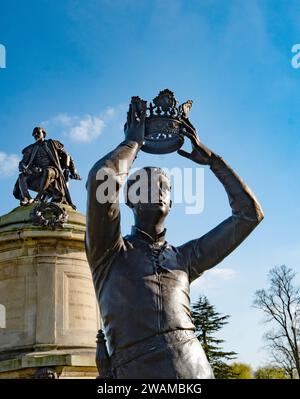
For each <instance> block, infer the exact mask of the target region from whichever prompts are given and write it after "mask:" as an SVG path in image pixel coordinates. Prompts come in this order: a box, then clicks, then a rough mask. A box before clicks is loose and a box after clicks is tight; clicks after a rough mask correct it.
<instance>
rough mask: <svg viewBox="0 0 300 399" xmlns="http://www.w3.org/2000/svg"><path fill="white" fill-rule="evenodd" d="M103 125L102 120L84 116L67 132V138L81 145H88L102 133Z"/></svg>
mask: <svg viewBox="0 0 300 399" xmlns="http://www.w3.org/2000/svg"><path fill="white" fill-rule="evenodd" d="M104 126H105V123H104V121H103V120H102V119H100V118H98V117H96V116H91V115H86V116H85V117H84V118H82V119H81V120H79V121H78V123H77V124H76V126H73V127H72V128H71V129H70V130H69V134H68V135H69V137H70V138H71V139H72V140H74V141H78V142H81V143H88V142H91V141H93V140H95V139H96V138H97V137H99V136H100V134H101V133H102V129H103V128H104Z"/></svg>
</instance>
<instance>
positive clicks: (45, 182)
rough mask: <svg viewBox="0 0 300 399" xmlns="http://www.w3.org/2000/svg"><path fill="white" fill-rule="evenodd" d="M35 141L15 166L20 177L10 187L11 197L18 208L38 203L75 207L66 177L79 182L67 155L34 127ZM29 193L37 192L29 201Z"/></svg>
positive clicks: (41, 129)
mask: <svg viewBox="0 0 300 399" xmlns="http://www.w3.org/2000/svg"><path fill="white" fill-rule="evenodd" d="M32 135H33V137H34V139H35V140H36V142H35V143H34V144H30V145H29V146H28V147H26V148H25V149H24V150H23V151H22V154H23V159H22V160H21V162H20V164H19V171H20V175H19V178H18V180H17V182H16V184H15V187H14V192H13V194H14V197H15V198H16V199H18V200H20V204H21V205H22V206H24V205H29V204H31V203H33V202H35V201H36V202H37V201H42V202H47V201H48V200H49V199H51V202H55V203H59V204H67V205H70V206H72V207H73V208H75V205H74V204H73V203H72V200H71V196H70V192H69V189H68V186H67V183H68V180H69V178H71V179H75V180H81V178H80V176H79V175H78V174H77V172H76V168H75V164H74V161H73V159H72V158H71V156H70V155H69V154H68V153H67V152H66V151H65V149H64V146H63V144H62V143H61V142H59V141H57V140H51V139H49V140H46V135H47V133H46V131H45V129H43V128H42V127H35V128H34V129H33V133H32ZM29 190H32V191H35V192H37V193H38V194H37V196H36V198H35V199H33V198H31V195H30V193H29Z"/></svg>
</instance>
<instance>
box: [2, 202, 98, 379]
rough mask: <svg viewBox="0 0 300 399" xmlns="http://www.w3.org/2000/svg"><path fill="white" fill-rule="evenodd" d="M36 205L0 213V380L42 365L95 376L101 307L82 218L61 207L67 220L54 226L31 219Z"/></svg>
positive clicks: (27, 374) (22, 375) (28, 374)
mask: <svg viewBox="0 0 300 399" xmlns="http://www.w3.org/2000/svg"><path fill="white" fill-rule="evenodd" d="M34 207H35V205H31V206H27V207H19V208H16V209H14V210H13V211H12V212H10V213H9V214H7V215H5V216H3V217H1V218H0V305H2V306H0V311H1V314H2V319H1V317H0V320H2V321H1V323H2V326H1V325H0V327H5V328H0V378H32V377H33V375H34V374H35V373H36V372H37V371H38V369H39V368H40V367H50V368H51V367H52V368H53V367H54V368H56V369H57V377H58V378H59V377H60V376H67V375H68V373H66V372H65V373H64V372H63V370H64V369H67V370H69V371H68V372H69V373H71V374H70V375H71V376H72V377H73V378H74V376H75V378H76V368H78V369H77V370H78V378H80V377H87V376H90V377H91V376H92V377H95V376H96V375H97V372H96V366H95V361H94V358H95V348H96V344H95V341H96V335H97V331H98V329H99V313H98V308H97V302H96V298H95V293H94V287H93V283H92V279H91V274H90V270H89V266H88V263H87V260H86V254H85V248H84V232H85V216H84V215H82V214H80V213H78V212H76V211H74V210H73V209H72V208H71V207H68V206H63V208H64V209H65V210H66V211H67V213H68V215H69V218H68V221H67V222H66V223H65V224H64V225H63V227H58V228H56V229H54V230H53V229H51V228H49V227H40V226H34V225H33V222H32V217H31V216H30V214H31V211H32V210H33V208H34ZM61 208H62V207H61ZM1 309H2V310H1ZM4 309H5V320H4V316H3V313H4ZM3 320H4V321H3ZM80 359H81V360H82V364H80V362H81V360H80ZM58 368H59V370H58ZM9 376H11V377H9Z"/></svg>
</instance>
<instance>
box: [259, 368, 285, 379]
mask: <svg viewBox="0 0 300 399" xmlns="http://www.w3.org/2000/svg"><path fill="white" fill-rule="evenodd" d="M254 377H255V378H256V379H258V380H284V379H287V378H288V375H287V372H286V371H285V370H284V369H282V368H280V367H276V366H272V365H270V366H264V367H260V368H258V369H257V370H256V371H255V373H254Z"/></svg>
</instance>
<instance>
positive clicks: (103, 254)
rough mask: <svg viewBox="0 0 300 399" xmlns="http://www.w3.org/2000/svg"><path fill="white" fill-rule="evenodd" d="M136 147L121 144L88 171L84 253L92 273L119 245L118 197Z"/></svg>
mask: <svg viewBox="0 0 300 399" xmlns="http://www.w3.org/2000/svg"><path fill="white" fill-rule="evenodd" d="M138 149H139V147H138V144H137V143H136V142H134V141H124V142H122V143H121V144H120V145H119V146H118V147H117V148H116V149H115V150H114V151H112V152H110V153H109V154H108V155H106V156H105V157H104V158H102V159H100V160H99V161H98V162H97V163H96V164H95V165H94V166H93V168H92V169H91V171H90V173H89V176H88V180H87V184H86V188H87V194H88V200H87V225H86V252H87V257H88V261H89V264H90V267H91V269H92V270H93V271H94V270H95V269H96V268H98V267H99V266H100V265H103V264H104V263H106V261H107V259H108V258H109V257H110V256H112V254H113V253H114V252H115V251H116V250H117V248H118V246H120V245H122V243H123V240H122V236H121V230H120V209H119V203H118V196H119V191H120V188H121V186H122V185H123V183H124V181H125V179H126V177H127V175H128V172H129V169H130V167H131V165H132V162H133V161H134V159H135V158H136V154H137V151H138Z"/></svg>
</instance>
